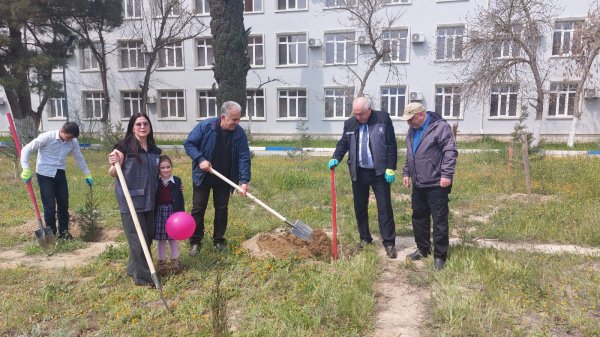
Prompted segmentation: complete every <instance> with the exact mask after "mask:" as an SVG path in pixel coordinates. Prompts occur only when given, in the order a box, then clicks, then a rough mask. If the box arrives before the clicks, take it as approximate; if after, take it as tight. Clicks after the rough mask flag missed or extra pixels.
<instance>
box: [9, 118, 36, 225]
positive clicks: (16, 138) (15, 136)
mask: <svg viewBox="0 0 600 337" xmlns="http://www.w3.org/2000/svg"><path fill="white" fill-rule="evenodd" d="M6 118H8V125H9V126H10V133H11V134H12V138H13V141H14V142H15V148H16V149H17V159H19V158H20V157H21V142H20V141H19V134H17V129H15V122H14V121H13V118H12V114H11V113H10V112H8V113H6ZM27 191H28V192H29V199H31V203H32V204H33V208H34V209H35V216H36V217H37V219H38V222H40V220H41V219H42V217H41V215H40V208H39V207H38V204H37V201H36V200H35V193H33V187H32V186H31V179H29V181H28V182H27Z"/></svg>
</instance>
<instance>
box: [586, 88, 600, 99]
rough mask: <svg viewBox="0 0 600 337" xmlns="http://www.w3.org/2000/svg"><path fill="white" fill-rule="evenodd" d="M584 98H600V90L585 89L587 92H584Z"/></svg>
mask: <svg viewBox="0 0 600 337" xmlns="http://www.w3.org/2000/svg"><path fill="white" fill-rule="evenodd" d="M583 98H587V99H596V98H600V90H596V89H585V91H584V92H583Z"/></svg>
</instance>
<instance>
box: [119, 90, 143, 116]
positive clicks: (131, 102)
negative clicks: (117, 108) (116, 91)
mask: <svg viewBox="0 0 600 337" xmlns="http://www.w3.org/2000/svg"><path fill="white" fill-rule="evenodd" d="M140 112H142V93H141V92H139V91H124V92H123V113H122V114H121V118H123V119H127V118H130V117H131V116H132V115H134V114H137V113H140Z"/></svg>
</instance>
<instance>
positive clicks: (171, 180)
mask: <svg viewBox="0 0 600 337" xmlns="http://www.w3.org/2000/svg"><path fill="white" fill-rule="evenodd" d="M159 178H160V180H162V182H163V183H164V182H167V181H170V182H172V183H173V184H175V179H174V178H173V175H171V176H170V177H169V179H166V180H165V179H163V177H162V176H159Z"/></svg>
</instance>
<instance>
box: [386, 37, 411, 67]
mask: <svg viewBox="0 0 600 337" xmlns="http://www.w3.org/2000/svg"><path fill="white" fill-rule="evenodd" d="M383 48H384V50H389V52H387V53H385V54H384V56H383V62H408V29H397V30H388V31H385V32H383Z"/></svg>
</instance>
